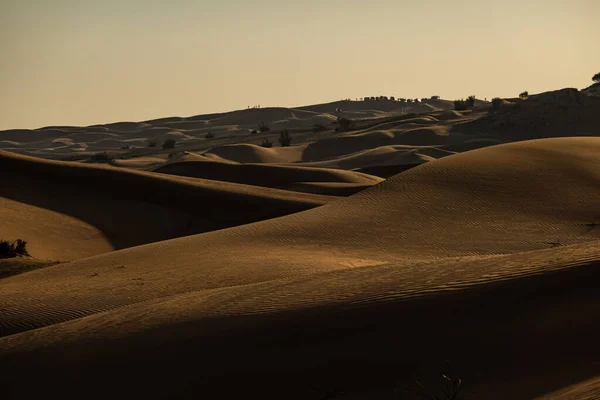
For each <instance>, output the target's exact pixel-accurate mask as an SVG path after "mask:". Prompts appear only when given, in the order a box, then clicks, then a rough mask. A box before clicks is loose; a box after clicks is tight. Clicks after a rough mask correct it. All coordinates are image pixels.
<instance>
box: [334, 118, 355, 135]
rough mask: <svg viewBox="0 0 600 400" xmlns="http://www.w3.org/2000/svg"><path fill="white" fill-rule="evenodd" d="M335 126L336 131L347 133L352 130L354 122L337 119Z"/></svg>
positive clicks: (347, 119)
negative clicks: (336, 125)
mask: <svg viewBox="0 0 600 400" xmlns="http://www.w3.org/2000/svg"><path fill="white" fill-rule="evenodd" d="M337 124H338V127H337V128H336V131H338V132H348V131H351V130H352V129H354V122H353V121H352V120H351V119H349V118H344V117H338V119H337Z"/></svg>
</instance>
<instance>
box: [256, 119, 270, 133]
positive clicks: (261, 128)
mask: <svg viewBox="0 0 600 400" xmlns="http://www.w3.org/2000/svg"><path fill="white" fill-rule="evenodd" d="M258 130H259V131H260V132H269V131H270V130H271V128H270V127H269V124H267V123H266V122H265V121H260V124H258Z"/></svg>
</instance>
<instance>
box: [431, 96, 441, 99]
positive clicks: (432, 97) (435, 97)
mask: <svg viewBox="0 0 600 400" xmlns="http://www.w3.org/2000/svg"><path fill="white" fill-rule="evenodd" d="M439 99H440V96H431V100H439Z"/></svg>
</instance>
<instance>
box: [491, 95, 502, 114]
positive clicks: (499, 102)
mask: <svg viewBox="0 0 600 400" xmlns="http://www.w3.org/2000/svg"><path fill="white" fill-rule="evenodd" d="M500 107H502V99H501V98H500V97H494V98H493V99H492V110H494V111H498V110H499V109H500Z"/></svg>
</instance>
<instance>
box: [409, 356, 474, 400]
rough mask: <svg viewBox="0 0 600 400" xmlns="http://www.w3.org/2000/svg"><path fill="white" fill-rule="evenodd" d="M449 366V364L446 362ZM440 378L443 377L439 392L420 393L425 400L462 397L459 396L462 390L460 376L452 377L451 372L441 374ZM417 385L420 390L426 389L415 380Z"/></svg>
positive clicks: (445, 399) (446, 399) (448, 399)
mask: <svg viewBox="0 0 600 400" xmlns="http://www.w3.org/2000/svg"><path fill="white" fill-rule="evenodd" d="M448 366H450V364H448ZM442 378H443V379H444V382H443V385H442V388H441V393H439V392H440V391H438V393H437V394H432V393H421V396H422V398H423V399H425V400H460V399H462V398H463V396H461V394H460V393H461V390H462V380H461V379H460V378H457V377H454V376H453V375H451V374H442ZM417 385H418V386H419V387H420V388H421V390H426V389H425V386H423V385H422V384H420V383H419V382H418V381H417Z"/></svg>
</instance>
